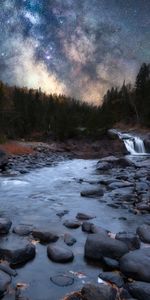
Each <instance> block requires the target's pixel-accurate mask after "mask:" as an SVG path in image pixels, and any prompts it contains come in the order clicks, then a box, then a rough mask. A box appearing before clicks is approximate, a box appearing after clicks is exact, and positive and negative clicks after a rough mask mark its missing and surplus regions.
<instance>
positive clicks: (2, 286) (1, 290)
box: [0, 271, 11, 298]
mask: <svg viewBox="0 0 150 300" xmlns="http://www.w3.org/2000/svg"><path fill="white" fill-rule="evenodd" d="M10 282H11V277H10V276H9V275H7V274H6V273H4V272H3V271H0V298H1V297H3V296H4V294H5V293H6V292H7V289H8V286H9V284H10Z"/></svg>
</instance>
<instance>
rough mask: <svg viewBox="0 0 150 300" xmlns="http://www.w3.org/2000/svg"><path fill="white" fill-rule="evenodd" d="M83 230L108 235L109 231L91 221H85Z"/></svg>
mask: <svg viewBox="0 0 150 300" xmlns="http://www.w3.org/2000/svg"><path fill="white" fill-rule="evenodd" d="M82 231H84V232H87V233H99V234H103V235H108V231H107V230H106V229H103V228H102V227H98V226H95V225H94V224H93V223H90V222H83V224H82Z"/></svg>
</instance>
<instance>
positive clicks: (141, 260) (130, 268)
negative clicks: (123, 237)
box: [120, 248, 150, 282]
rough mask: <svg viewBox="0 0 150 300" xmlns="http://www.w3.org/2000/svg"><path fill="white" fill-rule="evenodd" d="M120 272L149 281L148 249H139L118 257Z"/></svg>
mask: <svg viewBox="0 0 150 300" xmlns="http://www.w3.org/2000/svg"><path fill="white" fill-rule="evenodd" d="M120 270H121V272H122V273H123V274H124V275H126V276H128V277H131V278H133V279H135V280H139V281H146V282H150V250H149V248H144V249H139V250H135V251H132V252H129V253H127V254H125V255H124V256H123V257H122V258H121V259H120Z"/></svg>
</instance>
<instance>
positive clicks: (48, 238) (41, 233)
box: [32, 229, 59, 243]
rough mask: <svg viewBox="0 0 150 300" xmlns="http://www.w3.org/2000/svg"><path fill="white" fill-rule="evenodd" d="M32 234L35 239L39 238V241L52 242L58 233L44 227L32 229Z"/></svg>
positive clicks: (55, 239)
mask: <svg viewBox="0 0 150 300" xmlns="http://www.w3.org/2000/svg"><path fill="white" fill-rule="evenodd" d="M32 235H33V237H34V238H35V239H38V240H40V242H41V243H53V242H56V241H57V240H58V238H59V237H58V235H57V234H56V233H54V232H51V231H49V230H46V229H33V230H32Z"/></svg>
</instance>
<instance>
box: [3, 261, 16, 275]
mask: <svg viewBox="0 0 150 300" xmlns="http://www.w3.org/2000/svg"><path fill="white" fill-rule="evenodd" d="M0 270H1V271H3V272H5V273H7V274H8V275H10V276H16V275H17V272H16V270H13V269H11V268H10V267H9V266H8V265H7V264H5V263H0Z"/></svg>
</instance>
